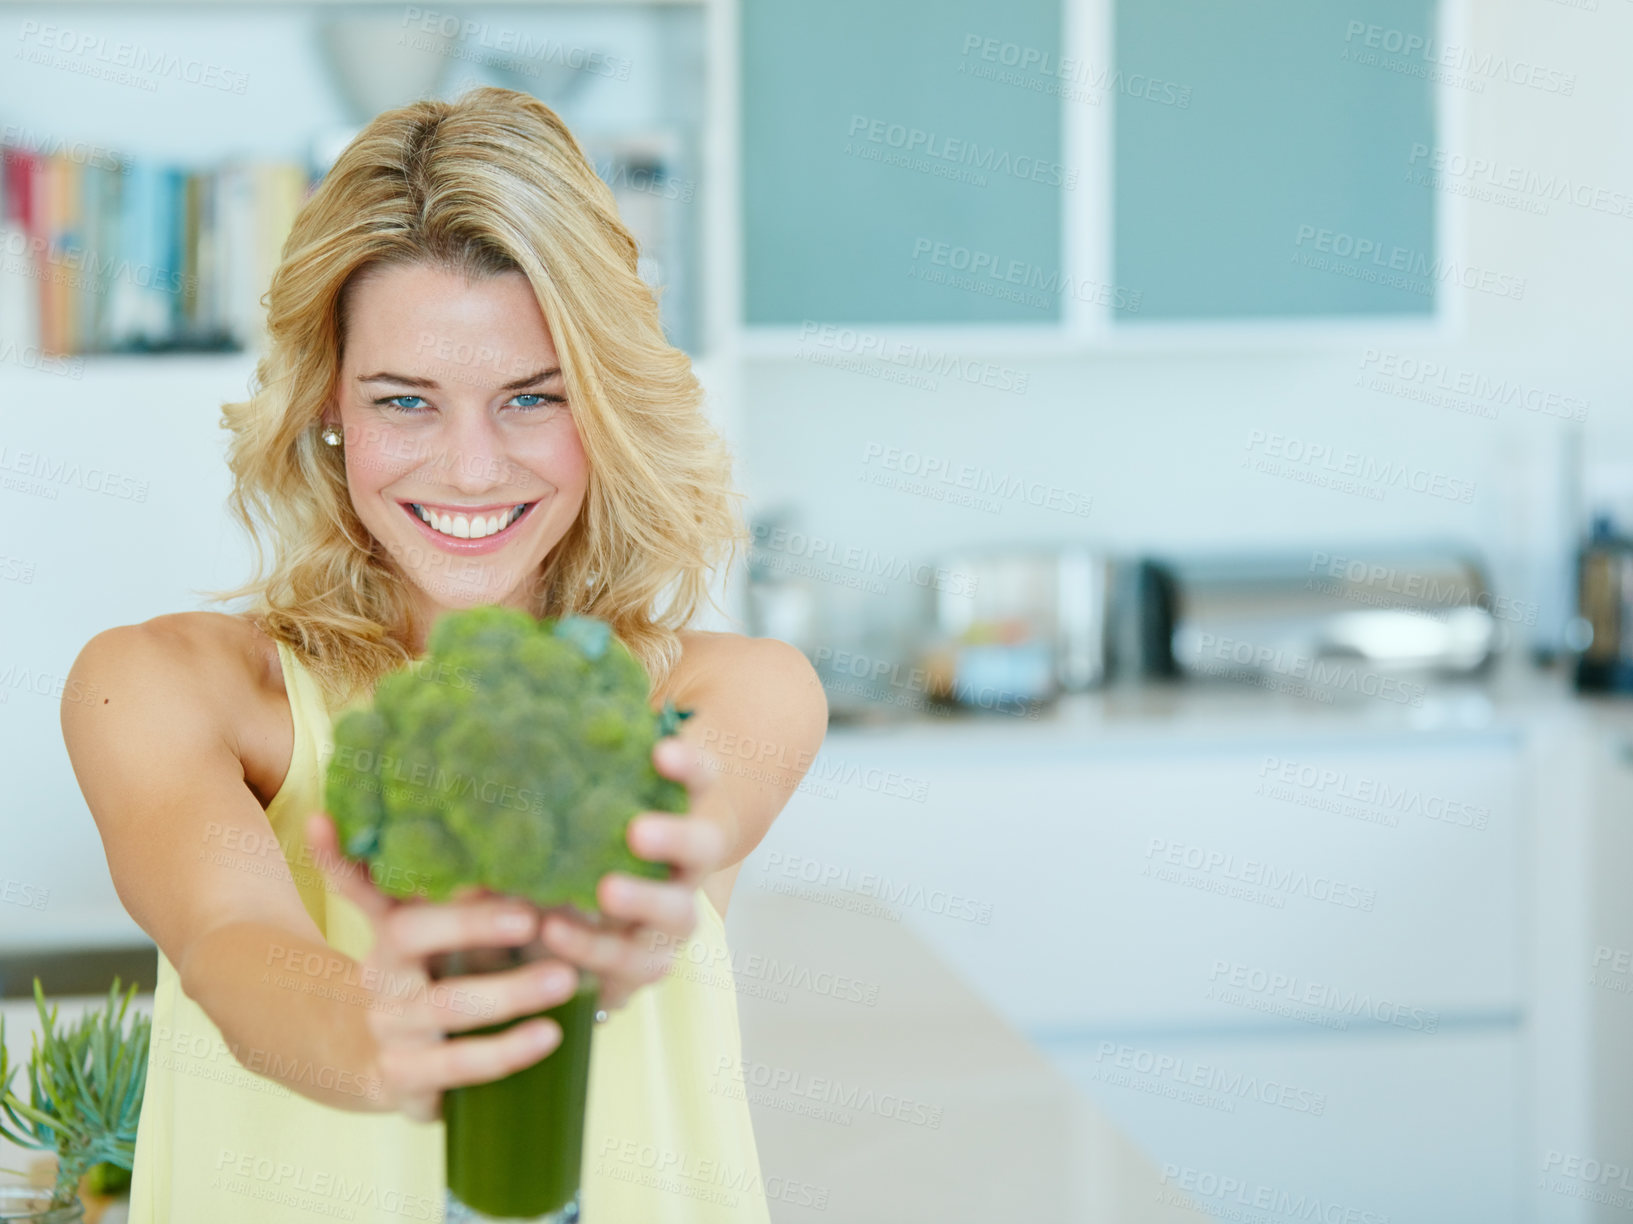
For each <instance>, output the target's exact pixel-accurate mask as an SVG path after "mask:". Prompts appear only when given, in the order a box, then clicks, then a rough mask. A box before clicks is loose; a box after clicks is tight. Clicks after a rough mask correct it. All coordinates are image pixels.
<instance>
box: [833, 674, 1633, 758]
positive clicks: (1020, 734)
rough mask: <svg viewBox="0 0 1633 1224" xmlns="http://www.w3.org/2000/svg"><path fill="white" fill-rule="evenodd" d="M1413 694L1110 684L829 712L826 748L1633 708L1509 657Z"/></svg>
mask: <svg viewBox="0 0 1633 1224" xmlns="http://www.w3.org/2000/svg"><path fill="white" fill-rule="evenodd" d="M1414 683H1421V691H1417V690H1413V689H1407V688H1399V689H1394V690H1392V695H1390V696H1368V695H1365V694H1362V693H1359V692H1356V691H1345V690H1337V691H1332V692H1330V693H1327V694H1324V695H1315V694H1312V693H1310V691H1309V690H1307V689H1302V688H1299V687H1297V685H1298V682H1297V681H1296V680H1293V679H1289V678H1286V677H1278V676H1272V677H1269V678H1268V679H1267V680H1266V681H1265V682H1264V684H1257V683H1247V682H1243V681H1235V680H1229V679H1185V680H1173V681H1145V682H1120V683H1114V684H1112V685H1109V686H1107V687H1106V688H1103V689H1098V690H1094V691H1091V692H1087V693H1069V694H1065V695H1063V696H1061V697H1059V698H1057V699H1056V700H1054V701H1052V702H1050V703H1047V704H1044V705H1041V706H1039V707H1036V708H1034V709H1033V710H1029V711H1027V712H1025V713H1021V712H1015V713H1010V712H1000V711H995V710H982V709H966V708H963V707H947V708H945V710H946V712H943V709H944V707H940V706H932V705H931V703H929V702H927V701H924V700H922V699H921V700H918V701H915V702H904V703H903V705H900V706H891V705H880V706H878V707H877V708H874V709H869V710H865V711H862V712H860V713H851V712H849V711H848V710H847V711H844V712H842V713H840V714H838V715H836V716H835V717H834V718H833V719H832V721H831V723H830V726H829V730H828V742H829V743H830V744H835V743H853V742H861V741H871V742H875V743H880V744H888V743H892V742H902V743H906V742H912V743H922V742H926V741H930V740H935V741H938V742H941V743H944V744H946V745H947V746H948V747H949V748H950V749H953V750H956V751H964V750H967V749H970V748H973V747H975V746H976V745H978V744H979V745H991V746H993V747H997V746H1004V747H1018V746H1022V745H1026V744H1039V745H1044V744H1049V745H1064V744H1074V745H1081V746H1084V747H1088V746H1091V745H1092V744H1094V743H1095V742H1096V741H1104V740H1107V739H1110V740H1114V741H1117V740H1125V739H1128V738H1144V737H1147V736H1149V735H1152V734H1158V733H1160V734H1162V735H1165V736H1167V735H1175V736H1179V737H1182V738H1183V737H1191V736H1201V737H1205V738H1209V739H1219V738H1227V739H1228V738H1230V737H1231V736H1232V735H1233V734H1234V733H1237V732H1246V733H1250V734H1252V735H1255V736H1263V735H1264V734H1266V733H1272V734H1274V733H1279V732H1285V733H1288V734H1296V735H1300V736H1326V735H1345V736H1348V735H1356V734H1359V735H1362V736H1372V735H1380V736H1394V735H1414V736H1415V735H1422V734H1426V733H1427V734H1435V733H1445V734H1454V735H1455V734H1465V733H1470V732H1475V733H1493V732H1495V733H1506V732H1512V731H1515V730H1518V729H1519V728H1521V727H1523V726H1525V725H1526V724H1527V723H1528V722H1529V721H1530V720H1531V719H1533V718H1534V717H1536V716H1537V715H1538V714H1546V715H1553V716H1557V715H1566V716H1569V715H1573V714H1580V715H1586V716H1592V717H1595V718H1602V719H1605V720H1607V721H1609V722H1610V723H1612V724H1617V723H1620V724H1625V725H1626V726H1627V727H1629V728H1633V699H1629V698H1618V697H1600V696H1584V695H1579V694H1577V693H1576V692H1575V690H1574V689H1573V688H1572V687H1571V684H1570V678H1569V675H1568V671H1567V669H1566V668H1564V667H1562V666H1560V667H1552V668H1542V667H1537V666H1534V665H1532V664H1530V663H1529V662H1527V661H1525V660H1523V659H1520V658H1517V657H1514V658H1508V659H1503V660H1499V661H1498V662H1497V663H1496V664H1495V665H1494V666H1493V667H1492V668H1491V669H1490V670H1489V672H1487V673H1485V674H1483V675H1481V676H1477V677H1474V678H1454V679H1438V680H1437V679H1432V678H1430V679H1425V680H1422V681H1421V682H1414Z"/></svg>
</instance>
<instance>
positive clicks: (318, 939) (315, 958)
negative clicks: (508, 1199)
mask: <svg viewBox="0 0 1633 1224" xmlns="http://www.w3.org/2000/svg"><path fill="white" fill-rule="evenodd" d="M69 679H70V681H75V680H77V681H78V683H77V684H73V683H70V684H68V685H65V692H80V693H91V694H94V695H95V696H94V697H93V698H90V699H81V700H79V701H68V700H65V701H64V702H63V705H62V709H61V721H62V732H63V738H64V741H65V742H66V744H67V747H68V755H69V759H70V761H71V763H72V765H73V768H74V773H75V776H76V777H77V779H78V781H79V785H80V789H81V790H82V791H83V792H84V795H85V800H86V803H87V804H88V805H89V806H90V809H91V814H92V816H93V817H94V818H95V820H96V824H97V829H98V831H99V832H100V834H101V836H102V845H103V849H104V851H105V853H106V855H107V859H108V868H109V871H110V872H111V874H112V876H113V883H114V887H115V889H116V890H117V892H118V894H119V899H120V901H121V902H123V904H124V906H125V908H126V910H128V911H129V913H130V915H131V917H132V918H134V919H135V920H136V923H137V925H139V926H140V927H141V928H142V929H143V930H144V931H146V932H147V933H148V935H149V936H151V937H152V939H153V941H154V942H155V943H156V944H158V946H159V949H160V950H161V951H162V952H163V953H164V955H165V957H166V958H167V959H168V960H169V961H170V963H171V964H172V965H174V966H175V967H176V971H177V973H178V975H179V977H180V980H181V986H182V989H183V990H184V991H185V992H186V994H187V995H188V997H189V998H191V999H193V1000H194V1001H195V1002H196V1003H197V1004H198V1005H199V1006H200V1007H201V1008H203V1010H204V1012H205V1014H206V1015H207V1016H209V1018H210V1020H211V1021H212V1022H213V1023H214V1024H215V1026H216V1028H217V1029H218V1030H219V1031H220V1033H221V1036H222V1038H223V1039H224V1040H225V1041H226V1043H227V1045H228V1048H229V1049H230V1051H231V1052H232V1055H233V1056H234V1057H235V1058H236V1059H237V1060H238V1062H239V1063H241V1064H242V1065H243V1066H244V1067H245V1068H246V1069H248V1070H250V1071H253V1072H255V1073H257V1074H259V1075H263V1076H265V1077H267V1078H269V1079H274V1080H277V1081H278V1082H280V1083H283V1084H284V1085H285V1086H287V1087H288V1088H290V1089H291V1090H292V1091H295V1092H298V1093H300V1094H301V1095H303V1096H306V1097H308V1098H310V1099H312V1100H316V1101H320V1102H322V1103H324V1104H326V1105H332V1106H336V1107H338V1108H342V1109H348V1110H354V1111H363V1112H376V1111H390V1110H397V1109H402V1110H403V1112H405V1113H407V1114H409V1115H410V1116H413V1117H417V1118H420V1119H422V1120H423V1119H425V1118H428V1117H434V1116H435V1114H434V1109H435V1106H436V1093H437V1091H438V1090H439V1089H440V1088H442V1087H446V1086H449V1085H450V1084H453V1083H475V1082H482V1081H485V1080H490V1079H495V1078H498V1077H500V1076H502V1075H505V1074H508V1073H509V1072H511V1071H513V1070H516V1069H517V1068H519V1067H523V1066H527V1065H530V1064H531V1063H533V1062H537V1061H538V1059H539V1058H540V1057H542V1056H543V1055H544V1054H545V1053H546V1052H547V1051H548V1049H549V1048H553V1045H554V1041H551V1042H549V1044H548V1045H541V1044H538V1037H537V1033H536V1031H535V1034H534V1035H533V1036H532V1037H531V1038H530V1036H529V1034H528V1032H527V1030H528V1029H530V1028H531V1029H534V1030H537V1029H538V1028H539V1027H540V1026H539V1025H520V1026H517V1027H516V1029H513V1030H512V1031H510V1032H508V1033H505V1034H503V1035H500V1036H495V1037H470V1038H466V1039H463V1040H460V1041H457V1042H443V1041H442V1040H441V1032H442V1031H443V1030H447V1031H454V1030H463V1029H469V1028H473V1027H477V1026H479V1025H483V1024H491V1023H494V1022H495V1021H496V1020H498V1019H503V1018H508V1017H510V1016H516V1015H522V1014H526V1013H529V1012H532V1011H535V1010H538V1009H539V1008H540V1007H541V1006H553V1005H554V1004H555V1003H557V1002H561V1001H562V1000H564V999H566V998H567V997H569V996H570V995H571V993H572V990H573V987H574V978H573V975H572V974H571V973H561V972H560V971H561V970H562V969H563V968H564V966H562V965H560V964H559V963H554V962H552V963H551V964H548V965H546V964H534V965H530V966H526V967H524V968H522V969H517V970H511V971H507V972H504V973H496V974H485V975H482V979H481V980H480V981H472V980H470V979H448V980H446V981H444V982H442V983H439V985H440V986H441V987H442V988H443V989H442V990H440V991H430V990H425V989H420V988H418V987H420V986H423V975H422V974H421V975H420V976H419V977H416V973H417V966H416V961H418V962H421V963H423V959H424V956H425V955H428V954H429V951H435V950H446V949H447V948H450V947H455V946H459V947H466V946H473V945H486V946H494V945H508V944H513V943H523V942H526V941H528V940H530V939H531V938H533V936H534V935H535V933H536V930H537V916H536V914H534V913H533V912H532V911H531V909H530V908H528V907H516V906H513V905H512V906H506V905H504V904H503V903H502V902H500V901H499V900H497V899H488V900H482V901H471V902H457V903H450V904H448V905H431V904H429V903H418V902H410V903H405V904H404V905H403V906H401V907H400V908H398V909H395V910H393V912H392V914H391V919H390V921H389V922H388V923H386V924H384V925H377V926H376V928H375V934H376V939H375V946H374V948H372V949H371V951H370V953H369V955H368V958H367V960H366V961H363V962H360V961H358V960H355V959H353V958H352V957H348V956H343V955H341V954H340V953H339V952H337V951H336V950H335V949H333V948H331V947H330V946H329V945H328V943H327V942H326V941H325V940H324V937H323V934H322V932H321V931H320V930H319V929H318V927H317V925H316V924H315V923H314V922H313V920H312V918H311V916H310V915H309V914H308V913H307V911H306V908H305V906H304V905H303V904H302V903H301V898H300V893H299V892H298V891H297V889H296V886H295V880H294V877H293V875H292V874H291V871H290V868H289V864H288V862H287V860H286V859H285V857H284V855H283V852H282V851H281V850H280V849H279V847H278V843H277V840H276V838H275V836H274V834H273V831H272V827H271V825H270V824H269V823H268V820H267V816H266V812H265V811H264V810H263V809H262V807H261V805H260V803H259V801H258V800H257V799H256V797H255V795H254V794H253V793H252V792H251V790H250V789H249V787H248V786H247V784H246V781H245V774H244V766H243V759H244V757H243V753H242V749H241V746H240V743H239V740H240V737H242V736H244V735H247V734H251V733H252V731H251V728H252V727H253V723H252V722H251V721H250V720H249V719H248V718H247V717H246V713H247V711H248V710H249V709H251V708H252V703H253V702H254V700H255V697H256V694H255V691H254V679H253V676H252V675H251V674H250V671H249V668H248V666H247V664H246V663H245V661H244V660H243V659H242V658H241V657H235V655H234V651H233V648H232V646H231V645H230V643H229V642H227V641H226V640H225V639H224V637H223V636H222V635H217V634H213V633H210V632H206V631H201V630H200V629H199V628H198V627H197V622H193V623H192V624H191V625H189V617H188V615H187V614H180V615H177V616H162V617H156V618H155V619H154V620H152V621H148V622H145V623H143V624H138V625H125V626H120V627H118V628H115V629H109V630H106V631H104V632H102V633H99V634H97V635H96V636H95V637H94V638H92V639H91V641H90V642H88V643H87V644H86V645H85V647H84V648H83V649H82V650H81V651H80V653H79V656H78V657H77V658H76V659H75V661H74V665H73V668H72V670H71V671H70V673H69ZM301 870H303V871H306V870H311V871H312V872H313V874H314V876H316V875H317V874H318V872H317V868H316V867H315V866H314V867H312V868H307V867H306V866H304V865H302V866H301ZM511 909H520V910H521V912H522V913H523V914H525V915H526V919H525V923H524V925H523V926H522V927H521V928H519V929H518V930H515V931H508V932H507V931H505V930H503V929H501V928H500V927H499V926H498V918H499V916H500V915H501V914H502V913H503V912H505V911H506V910H511ZM552 968H553V969H554V970H555V971H556V976H557V978H558V979H559V980H557V981H556V982H555V983H554V985H553V986H551V985H549V984H548V982H547V981H546V976H547V973H548V971H549V970H550V969H552ZM337 983H344V984H345V986H344V988H342V989H327V990H320V989H315V988H316V987H323V986H328V987H334V986H335V985H336V984H337ZM306 987H313V988H314V989H307V988H306ZM541 1023H542V1024H544V1025H548V1026H549V1028H550V1029H553V1028H554V1026H553V1025H549V1022H541ZM549 1035H550V1034H549V1032H548V1031H547V1032H546V1033H545V1036H549ZM175 1036H176V1037H177V1038H178V1039H182V1038H193V1037H196V1036H203V1035H202V1034H199V1035H193V1034H177V1035H175ZM555 1036H556V1038H557V1039H559V1032H557V1033H556V1034H555ZM155 1040H156V1041H157V1040H159V1037H158V1035H155ZM530 1040H531V1041H532V1042H533V1043H534V1044H531V1045H530V1044H529V1041H530Z"/></svg>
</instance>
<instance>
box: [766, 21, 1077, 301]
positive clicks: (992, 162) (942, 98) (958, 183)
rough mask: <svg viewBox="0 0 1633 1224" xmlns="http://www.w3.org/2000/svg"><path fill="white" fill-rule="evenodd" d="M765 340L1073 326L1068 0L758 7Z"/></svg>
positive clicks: (1074, 171) (1074, 180) (1073, 179)
mask: <svg viewBox="0 0 1633 1224" xmlns="http://www.w3.org/2000/svg"><path fill="white" fill-rule="evenodd" d="M741 34H742V38H741V55H742V113H743V130H742V156H743V161H742V166H743V179H742V187H743V200H742V203H743V226H744V243H745V245H744V278H745V284H744V287H743V288H744V313H745V316H746V319H745V322H747V323H748V324H749V325H751V326H754V325H767V326H795V325H799V324H801V323H804V322H807V321H822V322H836V323H878V324H887V323H896V324H933V323H987V322H990V323H1006V324H1012V323H1037V324H1045V325H1049V324H1056V323H1058V322H1059V320H1060V318H1061V315H1062V305H1063V298H1064V295H1065V293H1066V292H1069V291H1070V287H1069V286H1068V285H1066V284H1064V278H1063V273H1062V268H1061V215H1062V214H1061V209H1062V207H1070V201H1071V199H1072V198H1073V195H1074V193H1075V192H1077V191H1079V190H1080V189H1081V187H1082V185H1083V184H1082V183H1081V180H1080V175H1081V174H1094V173H1098V172H1099V171H1098V168H1094V167H1078V166H1067V165H1064V164H1063V157H1062V152H1061V121H1060V111H1061V106H1062V100H1061V97H1062V92H1063V91H1064V90H1067V89H1069V88H1071V80H1070V72H1071V69H1070V65H1067V66H1066V69H1065V75H1062V72H1063V69H1062V66H1061V60H1060V55H1061V48H1060V38H1061V12H1060V0H1006V3H1004V4H993V3H992V0H742V31H741Z"/></svg>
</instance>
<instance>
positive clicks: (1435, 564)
mask: <svg viewBox="0 0 1633 1224" xmlns="http://www.w3.org/2000/svg"><path fill="white" fill-rule="evenodd" d="M1151 565H1152V568H1153V570H1154V571H1155V572H1154V574H1153V575H1152V577H1151V580H1150V581H1149V583H1148V586H1147V594H1148V599H1149V600H1153V601H1155V606H1154V607H1151V606H1147V607H1145V608H1144V609H1143V610H1142V611H1143V624H1144V626H1145V630H1144V632H1145V634H1146V640H1145V642H1144V650H1143V654H1144V656H1145V659H1146V667H1145V670H1146V671H1147V673H1148V674H1165V673H1166V674H1178V675H1185V676H1226V677H1257V676H1265V675H1269V674H1276V673H1279V674H1280V675H1281V676H1283V677H1284V678H1286V679H1287V680H1288V681H1289V683H1293V682H1297V681H1301V680H1304V679H1308V678H1309V677H1310V675H1312V674H1317V673H1323V672H1324V673H1328V674H1331V673H1332V672H1333V671H1334V669H1333V667H1332V662H1333V661H1334V660H1349V661H1351V662H1352V663H1354V664H1357V665H1359V666H1361V667H1364V668H1365V669H1368V671H1369V672H1371V673H1374V674H1382V673H1386V672H1399V671H1406V672H1438V673H1442V674H1457V673H1463V674H1467V673H1471V672H1476V671H1479V670H1480V669H1481V668H1483V667H1485V666H1486V665H1487V663H1488V662H1489V661H1490V660H1491V658H1492V657H1493V655H1494V654H1495V653H1496V650H1497V648H1498V645H1499V642H1500V640H1501V636H1502V634H1501V627H1500V625H1499V624H1498V619H1499V616H1501V617H1502V618H1503V619H1509V620H1523V619H1524V617H1525V614H1526V610H1525V608H1523V607H1522V606H1519V605H1516V604H1514V603H1512V602H1511V601H1506V600H1503V599H1500V598H1499V597H1497V596H1496V595H1494V594H1493V592H1492V591H1491V589H1490V586H1489V585H1488V584H1487V582H1486V580H1485V576H1484V574H1483V572H1482V569H1481V566H1480V565H1479V564H1478V563H1477V562H1476V561H1475V560H1473V559H1472V558H1470V557H1468V556H1467V555H1465V554H1463V553H1461V552H1459V551H1457V550H1452V549H1391V550H1370V549H1369V550H1356V549H1340V548H1333V549H1330V550H1320V549H1313V550H1310V551H1308V552H1299V553H1284V554H1277V555H1264V554H1260V555H1253V556H1212V557H1196V558H1189V559H1164V560H1158V561H1153V562H1152V563H1151ZM1165 655H1166V657H1164V656H1165ZM1318 665H1319V666H1318ZM1352 670H1353V669H1352Z"/></svg>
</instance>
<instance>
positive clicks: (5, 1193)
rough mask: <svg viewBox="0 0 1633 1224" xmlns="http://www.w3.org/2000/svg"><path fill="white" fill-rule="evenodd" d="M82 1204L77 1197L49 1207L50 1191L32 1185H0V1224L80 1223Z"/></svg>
mask: <svg viewBox="0 0 1633 1224" xmlns="http://www.w3.org/2000/svg"><path fill="white" fill-rule="evenodd" d="M84 1219H85V1204H84V1203H83V1202H81V1201H80V1200H79V1199H78V1198H75V1199H74V1201H73V1202H71V1203H69V1204H68V1205H67V1206H65V1207H53V1206H51V1191H49V1190H43V1189H39V1188H37V1187H34V1186H0V1224H80V1222H81V1221H82V1220H84Z"/></svg>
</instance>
